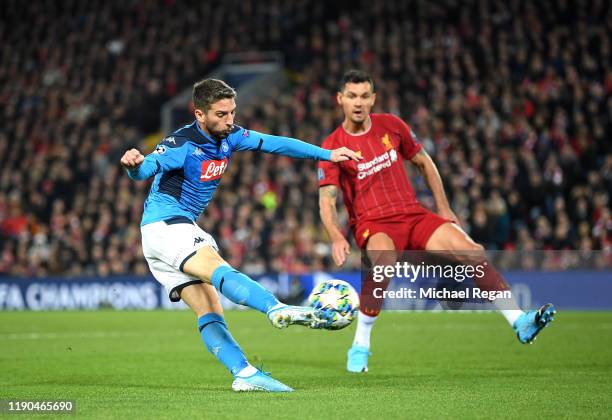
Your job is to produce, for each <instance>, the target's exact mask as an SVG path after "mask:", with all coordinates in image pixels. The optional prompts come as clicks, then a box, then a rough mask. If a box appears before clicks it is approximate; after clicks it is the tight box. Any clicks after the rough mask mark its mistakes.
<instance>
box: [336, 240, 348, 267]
mask: <svg viewBox="0 0 612 420" xmlns="http://www.w3.org/2000/svg"><path fill="white" fill-rule="evenodd" d="M350 253H351V246H350V245H349V243H348V242H347V240H346V239H344V238H341V239H336V240H335V241H333V242H332V257H333V258H334V262H335V263H336V265H337V266H338V267H342V265H343V264H344V262H345V261H346V256H347V255H348V254H350Z"/></svg>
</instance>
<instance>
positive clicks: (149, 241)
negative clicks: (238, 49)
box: [121, 79, 361, 392]
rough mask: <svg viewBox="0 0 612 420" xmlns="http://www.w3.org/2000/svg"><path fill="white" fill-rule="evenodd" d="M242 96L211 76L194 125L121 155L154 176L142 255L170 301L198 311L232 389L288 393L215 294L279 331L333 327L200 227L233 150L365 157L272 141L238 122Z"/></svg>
mask: <svg viewBox="0 0 612 420" xmlns="http://www.w3.org/2000/svg"><path fill="white" fill-rule="evenodd" d="M235 97H236V91H235V90H234V89H232V88H231V87H230V86H228V85H227V84H226V83H225V82H223V81H221V80H216V79H206V80H203V81H200V82H198V83H196V84H195V85H194V88H193V102H194V105H195V117H196V121H194V122H193V123H192V124H189V125H187V126H185V127H183V128H181V129H179V130H177V131H175V132H174V133H172V134H171V135H170V136H168V137H166V138H165V139H164V140H163V141H162V142H161V143H160V144H159V145H157V147H156V149H155V151H154V152H153V153H151V154H149V155H147V156H146V157H144V156H143V155H142V154H141V153H140V152H139V151H138V150H136V149H131V150H128V151H127V152H125V154H124V155H123V157H122V158H121V164H122V165H123V167H124V168H126V170H127V173H128V175H129V177H130V178H132V179H134V180H143V179H147V178H149V177H151V176H155V179H154V182H153V185H152V187H151V191H150V192H149V196H148V197H147V199H146V201H145V204H144V214H143V217H142V222H141V233H142V248H143V252H144V256H145V258H146V260H147V263H148V264H149V268H150V269H151V272H152V273H153V275H154V276H155V278H156V279H157V280H158V281H159V282H160V283H161V284H163V285H164V286H165V287H166V289H167V291H168V295H169V297H170V300H172V301H179V300H181V299H182V300H183V301H184V302H185V303H186V304H187V305H188V306H189V307H190V308H191V309H192V310H193V311H194V312H195V314H196V316H197V318H198V329H199V330H200V334H201V336H202V340H203V341H204V344H205V345H206V348H207V349H208V350H209V351H210V352H211V353H212V354H213V355H214V356H215V357H216V358H217V359H218V360H219V361H220V362H221V363H222V364H223V365H224V366H225V367H226V368H227V369H228V370H229V371H230V373H231V374H232V376H233V377H234V381H233V383H232V389H233V390H234V391H270V392H290V391H293V389H292V388H290V387H288V386H286V385H284V384H282V383H281V382H279V381H277V380H275V379H273V378H272V377H271V376H269V375H268V374H266V373H264V372H262V371H260V370H258V369H256V368H254V367H253V366H252V365H250V364H249V362H248V361H247V359H246V357H245V356H244V354H243V352H242V350H241V349H240V347H239V346H238V343H236V341H235V340H234V339H233V338H232V336H231V334H230V332H229V331H228V329H227V326H226V324H225V321H224V319H223V309H222V308H221V304H220V303H219V296H218V294H217V291H218V292H219V293H221V294H223V295H224V296H226V297H227V298H228V299H229V300H231V301H232V302H235V303H238V304H241V305H246V306H249V307H251V308H253V309H257V310H258V311H260V312H263V313H264V314H266V315H267V317H268V319H269V320H270V322H271V323H272V325H274V326H275V327H278V328H283V327H286V326H288V325H291V324H298V325H305V326H308V327H310V328H327V327H329V323H330V322H329V321H328V320H327V319H326V318H325V316H324V315H323V313H321V312H320V311H317V310H315V309H313V308H310V307H299V306H288V305H285V304H283V303H280V302H279V301H278V300H277V299H276V297H274V295H272V294H271V293H270V292H269V291H268V290H266V289H265V288H263V287H262V286H261V285H259V284H258V283H257V282H255V281H253V280H252V279H250V278H249V277H247V276H246V275H245V274H243V273H241V272H239V271H237V270H235V269H234V268H232V267H231V266H230V265H229V264H228V263H226V262H225V261H224V260H223V258H221V256H220V255H219V253H218V250H219V249H218V247H217V244H216V242H215V240H214V239H213V238H212V237H211V236H210V235H209V234H208V233H206V232H204V231H203V230H202V229H201V228H200V227H199V226H198V225H197V224H196V223H195V221H196V219H197V218H198V216H199V215H200V214H201V213H202V212H203V211H204V209H205V208H206V206H207V205H208V202H209V201H210V199H211V198H212V195H213V193H214V192H215V190H216V189H217V187H218V186H219V182H220V181H221V176H222V175H223V173H224V172H225V170H226V169H227V167H228V165H229V163H230V159H231V156H232V153H233V152H235V151H241V150H255V151H263V152H267V153H274V154H278V155H284V156H290V157H294V158H308V159H314V160H326V161H332V162H341V161H345V160H349V159H352V160H356V161H357V160H360V159H361V158H360V157H358V156H357V155H356V154H355V153H354V152H353V151H351V150H350V149H348V148H346V147H342V148H339V149H335V150H327V149H322V148H320V147H317V146H313V145H311V144H308V143H305V142H302V141H300V140H296V139H292V138H287V137H278V136H271V135H267V134H262V133H258V132H256V131H251V130H247V129H245V128H242V127H239V126H236V125H234V115H235V113H236V101H235Z"/></svg>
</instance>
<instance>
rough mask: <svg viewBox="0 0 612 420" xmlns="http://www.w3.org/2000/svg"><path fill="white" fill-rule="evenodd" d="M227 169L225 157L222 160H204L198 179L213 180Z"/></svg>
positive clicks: (202, 180) (203, 180)
mask: <svg viewBox="0 0 612 420" xmlns="http://www.w3.org/2000/svg"><path fill="white" fill-rule="evenodd" d="M226 169H227V158H225V159H223V160H205V161H203V162H202V167H201V169H200V181H201V182H206V181H213V180H215V179H219V178H221V175H223V173H224V172H225V170H226Z"/></svg>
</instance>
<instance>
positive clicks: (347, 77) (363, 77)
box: [338, 69, 374, 92]
mask: <svg viewBox="0 0 612 420" xmlns="http://www.w3.org/2000/svg"><path fill="white" fill-rule="evenodd" d="M365 82H368V83H369V84H370V86H372V92H374V80H373V79H372V76H370V75H369V74H368V73H366V72H365V71H363V70H357V69H351V70H348V71H347V72H346V73H344V74H343V75H342V79H340V86H339V89H338V91H340V92H342V91H343V90H344V87H345V86H346V84H347V83H365Z"/></svg>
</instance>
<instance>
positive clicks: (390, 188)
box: [319, 114, 421, 226]
mask: <svg viewBox="0 0 612 420" xmlns="http://www.w3.org/2000/svg"><path fill="white" fill-rule="evenodd" d="M370 119H371V120H372V125H371V126H370V129H369V130H368V131H367V132H365V133H360V134H357V135H353V134H349V133H347V132H346V131H345V130H344V128H343V127H342V125H340V126H339V127H338V128H336V130H334V132H333V133H331V134H330V135H329V136H328V137H327V138H326V139H325V141H324V142H323V146H322V147H324V148H326V149H336V148H338V147H342V146H345V147H348V148H349V149H351V150H354V151H355V152H357V153H360V154H361V156H362V157H363V160H362V161H360V162H354V161H345V162H340V163H333V162H327V161H321V162H319V187H322V186H325V185H336V186H338V187H340V188H341V189H342V193H343V198H344V204H345V205H346V209H347V211H348V214H349V217H350V224H351V226H354V225H355V224H356V223H357V220H360V221H363V220H372V219H380V218H384V217H387V216H391V215H396V214H402V213H404V211H405V209H406V207H407V206H411V205H414V204H417V203H418V202H417V199H416V195H415V193H414V189H413V188H412V185H411V184H410V181H409V180H408V176H407V175H406V170H405V168H404V163H403V161H404V159H407V160H409V159H412V158H413V157H414V155H416V154H417V153H418V152H419V150H421V145H420V144H418V143H416V142H415V140H416V137H415V135H414V134H413V132H412V130H411V129H410V127H409V126H408V125H407V124H406V123H405V122H404V121H402V120H401V119H399V118H398V117H396V116H395V115H391V114H370Z"/></svg>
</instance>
